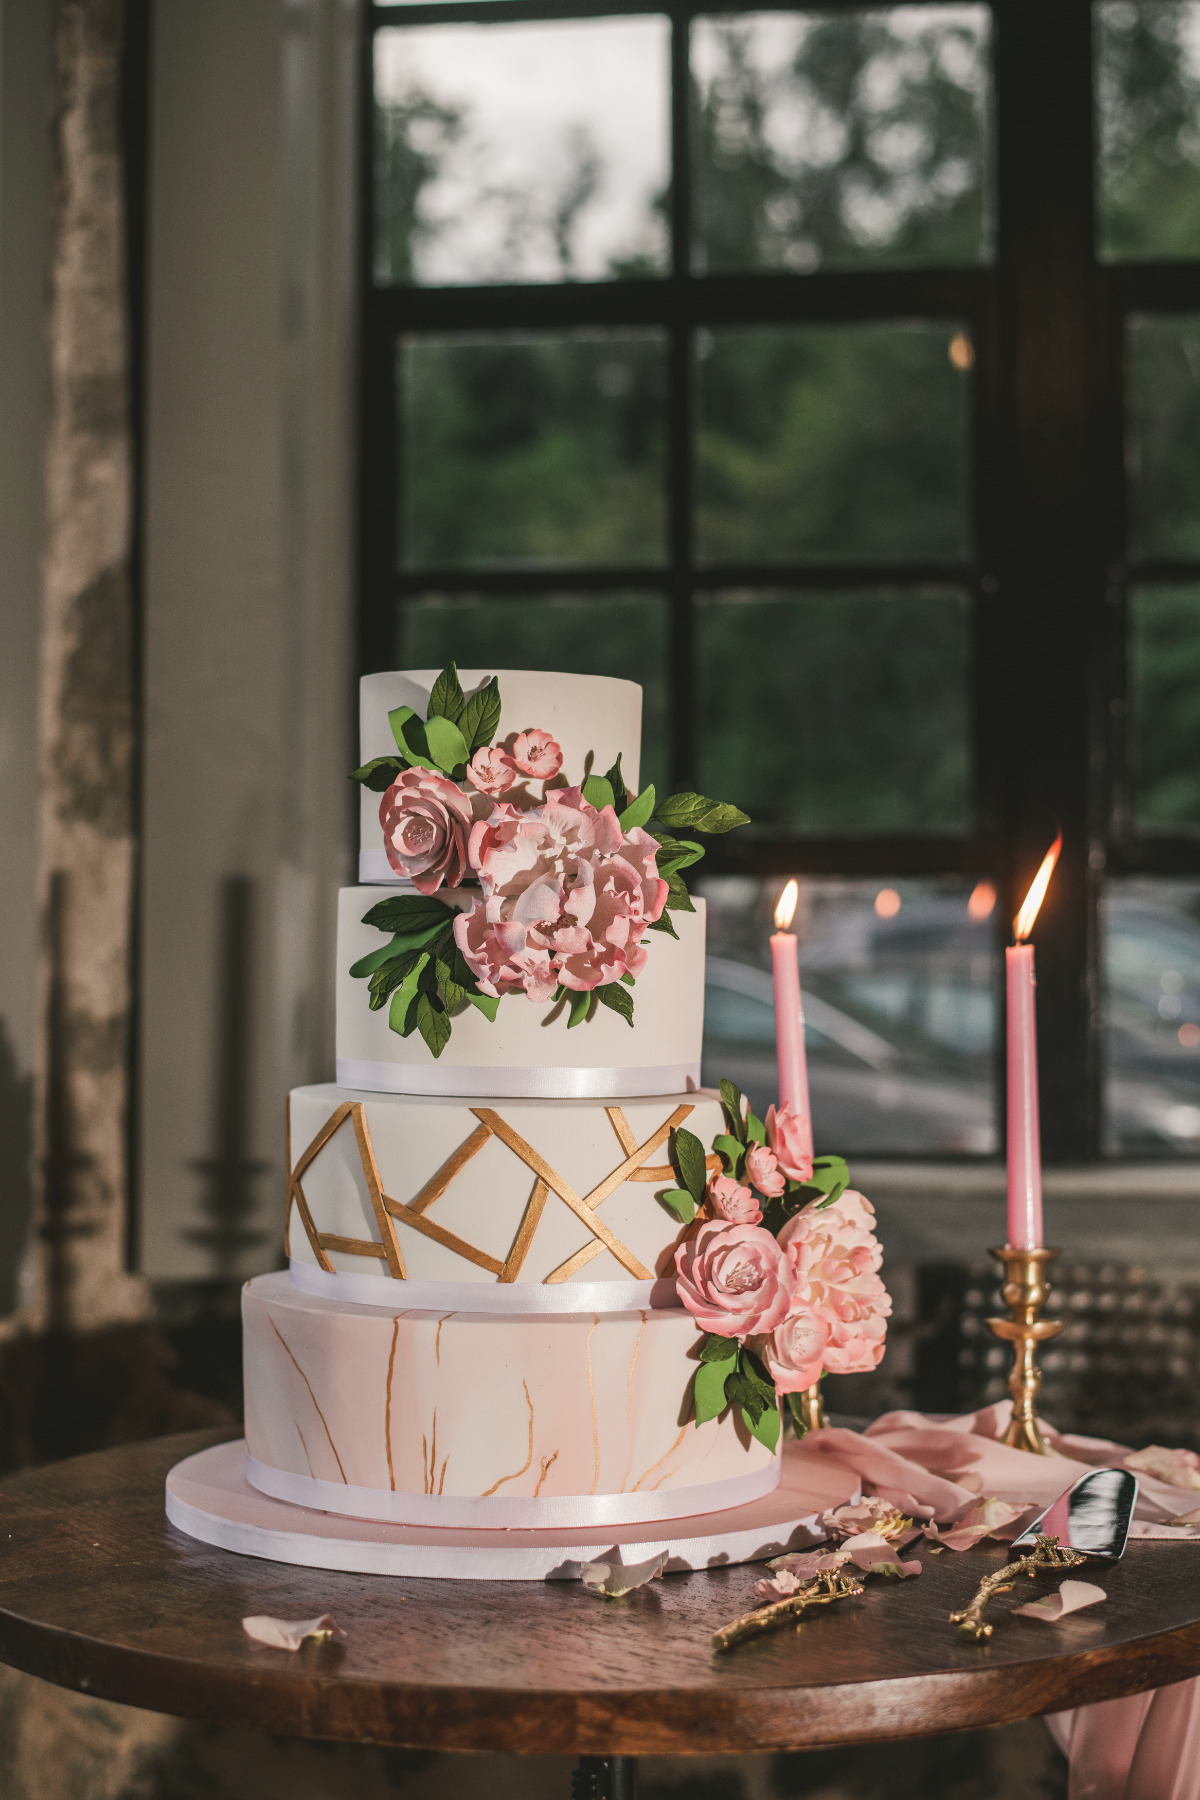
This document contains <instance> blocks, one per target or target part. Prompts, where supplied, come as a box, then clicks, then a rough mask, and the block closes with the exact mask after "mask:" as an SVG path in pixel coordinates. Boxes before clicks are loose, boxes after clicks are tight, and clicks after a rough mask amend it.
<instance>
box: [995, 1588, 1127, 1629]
mask: <svg viewBox="0 0 1200 1800" xmlns="http://www.w3.org/2000/svg"><path fill="white" fill-rule="evenodd" d="M1107 1599H1108V1595H1107V1594H1106V1593H1105V1591H1104V1589H1103V1588H1102V1587H1097V1586H1096V1584H1095V1582H1092V1581H1064V1582H1063V1584H1062V1586H1061V1587H1060V1588H1059V1590H1058V1592H1057V1593H1056V1594H1045V1595H1043V1597H1042V1598H1041V1599H1040V1600H1029V1601H1027V1602H1026V1604H1025V1605H1024V1606H1014V1607H1013V1612H1014V1613H1019V1614H1020V1616H1021V1617H1022V1618H1023V1619H1041V1620H1042V1622H1043V1623H1044V1624H1046V1625H1055V1624H1057V1623H1058V1621H1059V1619H1065V1618H1066V1617H1067V1616H1068V1614H1070V1613H1073V1612H1082V1611H1083V1609H1084V1607H1085V1606H1099V1604H1100V1602H1101V1601H1102V1600H1107Z"/></svg>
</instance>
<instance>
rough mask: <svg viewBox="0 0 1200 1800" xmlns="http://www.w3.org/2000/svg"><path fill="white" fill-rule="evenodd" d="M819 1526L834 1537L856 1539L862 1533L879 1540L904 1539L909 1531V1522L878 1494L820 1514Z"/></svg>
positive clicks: (910, 1524) (905, 1516) (904, 1515)
mask: <svg viewBox="0 0 1200 1800" xmlns="http://www.w3.org/2000/svg"><path fill="white" fill-rule="evenodd" d="M821 1524H822V1525H823V1526H824V1527H825V1529H826V1531H828V1532H829V1533H830V1534H831V1535H832V1536H833V1537H839V1538H848V1537H855V1536H857V1535H858V1533H859V1532H861V1531H877V1532H878V1533H879V1534H880V1536H881V1537H885V1538H889V1539H903V1538H904V1536H905V1534H906V1533H908V1532H911V1530H912V1519H911V1518H909V1517H908V1516H907V1515H906V1514H904V1513H902V1512H901V1511H900V1510H899V1508H898V1507H896V1506H893V1504H892V1502H891V1501H890V1500H885V1499H884V1498H883V1496H882V1495H881V1494H867V1495H865V1496H864V1498H863V1499H861V1500H858V1501H855V1502H853V1503H852V1504H849V1505H846V1506H835V1507H834V1509H833V1511H832V1512H826V1513H822V1514H821Z"/></svg>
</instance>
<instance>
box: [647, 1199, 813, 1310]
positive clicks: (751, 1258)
mask: <svg viewBox="0 0 1200 1800" xmlns="http://www.w3.org/2000/svg"><path fill="white" fill-rule="evenodd" d="M675 1269H676V1281H675V1289H676V1292H677V1293H678V1295H679V1298H680V1300H681V1301H682V1303H683V1305H684V1306H686V1307H687V1309H688V1311H689V1312H690V1313H691V1314H692V1316H693V1318H694V1319H695V1320H696V1323H697V1324H698V1325H699V1326H700V1327H701V1329H702V1330H704V1331H712V1332H716V1333H717V1334H718V1335H719V1336H720V1337H739V1338H740V1337H747V1336H750V1335H751V1334H753V1333H755V1332H767V1331H774V1329H775V1327H776V1326H777V1325H782V1323H783V1321H784V1319H785V1318H786V1317H787V1315H788V1311H789V1310H790V1308H791V1304H792V1293H793V1282H794V1279H795V1277H794V1275H793V1272H792V1268H791V1265H790V1263H789V1261H788V1258H787V1257H786V1256H785V1255H784V1254H783V1252H782V1251H781V1250H780V1248H779V1245H778V1244H777V1243H776V1242H775V1239H774V1238H773V1237H772V1236H771V1234H770V1232H769V1231H764V1230H763V1229H762V1228H761V1226H758V1225H728V1224H726V1223H725V1221H724V1220H717V1219H712V1220H710V1221H709V1222H708V1223H707V1224H704V1225H701V1226H700V1228H699V1230H698V1231H697V1232H696V1233H695V1235H694V1236H692V1237H689V1238H686V1239H685V1240H684V1242H683V1243H682V1244H680V1246H679V1248H678V1250H676V1252H675Z"/></svg>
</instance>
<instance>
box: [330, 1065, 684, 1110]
mask: <svg viewBox="0 0 1200 1800" xmlns="http://www.w3.org/2000/svg"><path fill="white" fill-rule="evenodd" d="M336 1081H337V1085H338V1087H343V1088H356V1089H357V1090H358V1091H359V1092H360V1093H362V1092H366V1093H370V1094H415V1095H417V1096H419V1097H425V1096H435V1095H443V1094H444V1095H449V1096H452V1097H454V1098H458V1099H470V1100H496V1099H499V1100H620V1099H630V1098H634V1097H637V1096H640V1095H643V1094H690V1093H694V1092H695V1091H696V1089H697V1088H698V1087H699V1086H700V1064H699V1063H698V1062H694V1063H662V1064H660V1065H658V1066H657V1067H654V1068H641V1069H587V1068H584V1069H563V1068H522V1067H505V1066H504V1065H503V1064H499V1063H492V1064H486V1065H480V1066H472V1067H468V1066H466V1065H462V1064H460V1065H458V1066H457V1067H456V1066H454V1065H453V1064H442V1063H434V1064H431V1065H429V1066H426V1065H425V1064H423V1063H399V1062H394V1063H393V1062H360V1061H358V1060H357V1059H356V1058H354V1057H349V1056H339V1057H338V1059H337V1066H336Z"/></svg>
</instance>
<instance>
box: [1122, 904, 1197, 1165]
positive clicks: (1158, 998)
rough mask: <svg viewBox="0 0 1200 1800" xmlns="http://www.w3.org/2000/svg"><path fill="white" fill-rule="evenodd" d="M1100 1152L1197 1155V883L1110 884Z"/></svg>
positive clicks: (1143, 1154) (1140, 1154)
mask: <svg viewBox="0 0 1200 1800" xmlns="http://www.w3.org/2000/svg"><path fill="white" fill-rule="evenodd" d="M1101 916H1102V924H1103V953H1104V980H1105V990H1106V1008H1105V1049H1106V1058H1107V1061H1106V1069H1105V1088H1104V1094H1105V1148H1106V1150H1108V1151H1109V1152H1110V1154H1111V1153H1115V1154H1122V1153H1123V1154H1125V1155H1129V1156H1172V1155H1175V1156H1195V1155H1196V1154H1197V1153H1200V882H1197V881H1195V880H1190V881H1185V880H1173V879H1172V880H1167V879H1150V878H1143V877H1138V878H1136V879H1129V880H1122V881H1111V882H1109V884H1108V886H1107V889H1106V892H1105V896H1104V903H1103V909H1102V915H1101Z"/></svg>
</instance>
